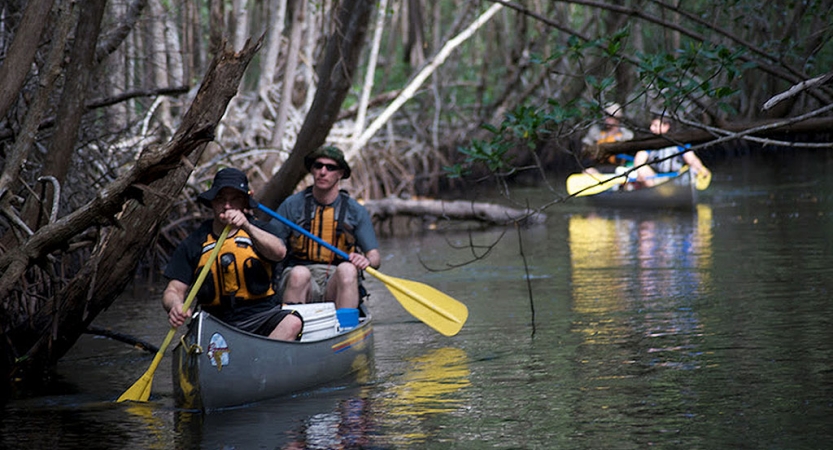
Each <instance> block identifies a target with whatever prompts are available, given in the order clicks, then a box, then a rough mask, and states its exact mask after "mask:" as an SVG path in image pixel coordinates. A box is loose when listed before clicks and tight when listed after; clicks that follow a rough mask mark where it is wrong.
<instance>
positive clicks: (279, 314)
mask: <svg viewBox="0 0 833 450" xmlns="http://www.w3.org/2000/svg"><path fill="white" fill-rule="evenodd" d="M290 314H295V315H296V316H298V318H301V315H300V314H298V313H296V312H295V311H292V310H288V309H281V307H280V306H275V307H274V308H272V309H269V310H266V311H262V312H259V313H255V314H253V315H251V316H249V317H247V318H245V319H242V320H239V321H236V322H233V323H229V325H231V326H233V327H235V328H239V329H241V330H243V331H248V332H249V333H254V334H258V335H260V336H269V334H270V333H272V331H273V330H274V329H275V327H277V326H278V324H279V323H281V321H282V320H283V319H285V318H286V316H288V315H290ZM303 320H304V319H303V318H301V321H302V322H303Z"/></svg>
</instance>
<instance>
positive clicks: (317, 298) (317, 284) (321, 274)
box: [280, 264, 336, 303]
mask: <svg viewBox="0 0 833 450" xmlns="http://www.w3.org/2000/svg"><path fill="white" fill-rule="evenodd" d="M293 267H295V266H293ZM304 267H306V268H307V269H309V271H310V273H312V286H310V299H309V300H308V302H309V303H320V302H323V301H324V293H325V292H326V291H327V282H328V281H329V280H330V276H332V275H333V274H334V273H335V271H336V266H334V265H332V264H310V265H307V266H304ZM290 270H292V267H287V268H285V269H283V273H282V274H281V283H280V291H281V293H283V292H284V291H285V290H286V280H287V278H288V277H289V271H290Z"/></svg>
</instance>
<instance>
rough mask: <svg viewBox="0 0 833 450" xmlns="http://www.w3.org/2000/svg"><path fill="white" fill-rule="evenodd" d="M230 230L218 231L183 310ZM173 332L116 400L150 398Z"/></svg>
mask: <svg viewBox="0 0 833 450" xmlns="http://www.w3.org/2000/svg"><path fill="white" fill-rule="evenodd" d="M230 230H231V225H226V227H225V228H223V232H222V233H220V237H219V238H217V244H216V245H215V246H214V250H211V254H210V255H208V261H206V263H205V266H203V268H202V270H201V271H200V274H199V275H198V276H197V280H196V281H195V282H194V285H193V286H191V290H190V291H189V292H188V297H187V298H186V299H185V302H184V303H183V304H182V310H183V311H188V309H190V308H191V303H193V302H194V298H195V297H196V296H197V291H199V290H200V287H201V286H202V283H203V281H205V278H206V277H207V276H208V272H209V271H210V270H211V266H212V265H214V260H216V259H217V254H218V253H220V247H222V246H223V242H224V241H225V240H226V236H228V233H229V231H230ZM175 333H176V328H174V327H171V329H170V330H168V334H167V335H166V336H165V340H164V341H162V345H161V346H159V350H158V351H157V352H156V356H154V357H153V361H152V362H151V363H150V368H149V369H148V370H147V372H145V373H144V375H142V376H141V377H140V378H139V379H138V380H136V382H135V383H133V386H130V387H129V388H127V390H126V391H124V393H123V394H122V395H120V396H119V398H118V399H117V400H116V401H117V402H119V403H121V402H123V401H127V400H131V401H134V402H146V401H148V399H149V398H150V386H151V384H152V383H153V374H154V372H156V367H158V366H159V362H160V361H162V356H164V355H165V350H167V349H168V345H170V344H171V340H172V339H173V338H174V334H175Z"/></svg>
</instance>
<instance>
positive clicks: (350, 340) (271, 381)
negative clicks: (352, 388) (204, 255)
mask: <svg viewBox="0 0 833 450" xmlns="http://www.w3.org/2000/svg"><path fill="white" fill-rule="evenodd" d="M372 359H373V326H372V324H371V320H370V316H369V315H368V316H367V317H364V318H362V322H361V323H360V324H359V326H358V327H356V328H353V329H351V330H347V331H341V332H339V333H338V334H336V335H334V336H332V337H328V338H324V339H323V340H317V341H308V342H285V341H276V340H272V339H267V338H265V337H262V336H257V335H254V334H251V333H247V332H244V331H240V330H238V329H236V328H232V327H230V326H228V325H226V324H224V323H223V322H221V321H219V320H217V319H215V318H214V317H212V316H211V315H209V314H207V313H205V312H199V313H198V314H197V315H196V316H195V317H194V318H193V319H192V321H191V323H190V325H189V328H188V331H187V332H186V334H185V335H184V336H183V337H182V339H181V340H180V343H179V344H178V345H177V346H176V348H174V351H173V386H174V397H175V401H176V404H177V406H178V407H181V408H187V409H202V410H211V409H217V408H226V407H231V406H239V405H244V404H247V403H252V402H256V401H259V400H265V399H270V398H276V397H281V396H284V395H287V394H291V393H293V392H300V391H304V390H308V389H310V388H313V387H316V386H320V385H323V384H326V383H330V382H333V381H337V380H340V379H343V378H347V377H349V376H351V375H352V376H359V375H361V374H362V373H364V374H367V373H369V371H370V368H371V361H372Z"/></svg>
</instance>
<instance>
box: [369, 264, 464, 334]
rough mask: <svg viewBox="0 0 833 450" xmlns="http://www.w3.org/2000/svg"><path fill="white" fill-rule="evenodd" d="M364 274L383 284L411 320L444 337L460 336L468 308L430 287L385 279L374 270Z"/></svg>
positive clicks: (400, 280)
mask: <svg viewBox="0 0 833 450" xmlns="http://www.w3.org/2000/svg"><path fill="white" fill-rule="evenodd" d="M365 270H366V271H367V273H369V274H371V275H373V276H374V277H376V278H377V279H379V281H381V282H382V283H384V284H385V286H387V287H388V290H390V292H391V294H393V296H394V297H395V298H396V300H397V301H398V302H399V303H400V304H401V305H402V307H403V308H405V310H406V311H408V312H409V313H410V314H411V315H412V316H414V317H416V318H417V319H419V320H421V321H422V322H424V323H425V324H426V325H428V326H430V327H431V328H433V329H435V330H437V331H438V332H440V333H441V334H443V335H445V336H454V335H455V334H457V333H458V332H459V331H460V329H461V328H463V324H465V323H466V319H468V317H469V309H468V308H467V307H466V305H464V304H463V303H461V302H459V301H457V300H455V299H454V298H452V297H449V296H448V295H446V294H444V293H442V292H440V291H438V290H436V289H434V288H432V287H431V286H428V285H425V284H422V283H418V282H416V281H411V280H403V279H401V278H394V277H392V276H389V275H384V274H382V273H379V272H377V271H376V270H375V269H373V268H372V267H368V268H367V269H365Z"/></svg>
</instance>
